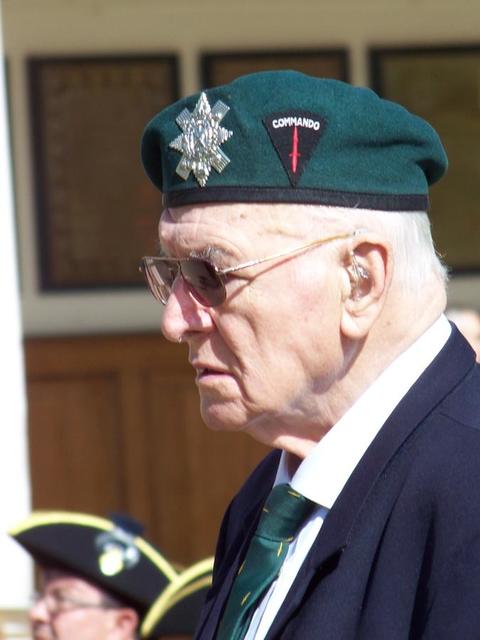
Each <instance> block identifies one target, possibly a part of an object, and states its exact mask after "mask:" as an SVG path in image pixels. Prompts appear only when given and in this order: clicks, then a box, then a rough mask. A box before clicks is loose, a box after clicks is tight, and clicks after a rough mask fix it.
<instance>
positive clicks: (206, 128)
mask: <svg viewBox="0 0 480 640" xmlns="http://www.w3.org/2000/svg"><path fill="white" fill-rule="evenodd" d="M228 111H230V107H227V105H226V104H224V103H223V102H222V101H221V100H218V101H217V102H216V103H215V105H214V107H213V109H212V108H211V107H210V105H209V103H208V99H207V96H206V94H205V93H204V92H202V93H201V95H200V98H199V99H198V102H197V104H196V106H195V109H194V110H193V113H190V111H189V110H188V109H184V110H183V111H182V113H181V114H180V115H179V116H178V117H177V119H176V120H175V122H176V123H177V124H178V126H179V127H180V129H181V130H182V131H183V133H181V134H180V135H179V136H177V137H176V138H175V140H172V142H170V145H169V146H170V147H171V148H172V149H175V150H176V151H179V152H180V153H181V154H182V158H181V160H180V162H179V163H178V165H177V168H176V172H177V173H178V175H179V176H180V177H181V178H183V179H184V180H187V178H188V176H189V175H190V172H191V171H193V175H194V176H195V178H196V179H197V180H198V183H199V184H200V186H201V187H204V186H205V185H206V184H207V180H208V177H209V175H210V171H211V168H212V167H213V168H214V169H215V170H216V171H218V173H221V172H222V171H223V170H224V169H225V167H226V166H227V164H228V163H229V162H230V158H228V156H226V155H225V153H223V151H222V150H221V149H220V145H222V144H223V143H224V142H226V141H227V140H228V139H229V138H231V137H232V136H233V131H229V130H228V129H225V128H224V127H221V126H220V122H221V120H222V119H223V118H224V117H225V115H226V114H227V113H228Z"/></svg>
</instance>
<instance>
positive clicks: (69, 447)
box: [25, 334, 267, 565]
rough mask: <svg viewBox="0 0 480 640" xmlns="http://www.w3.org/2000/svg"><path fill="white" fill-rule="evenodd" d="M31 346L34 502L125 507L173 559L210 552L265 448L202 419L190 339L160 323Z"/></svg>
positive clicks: (94, 509)
mask: <svg viewBox="0 0 480 640" xmlns="http://www.w3.org/2000/svg"><path fill="white" fill-rule="evenodd" d="M25 346H26V368H27V392H28V402H29V438H30V459H31V480H32V492H33V506H34V508H47V509H71V510H78V511H86V512H89V513H96V514H99V515H105V514H106V513H108V511H116V510H117V511H118V510H121V511H127V512H129V513H131V514H132V515H133V516H134V517H136V518H138V519H139V520H141V521H142V522H143V523H144V524H145V525H146V535H147V537H149V538H150V539H151V540H152V541H153V542H154V543H156V544H157V545H158V546H159V547H160V548H161V549H162V551H163V553H164V554H165V556H166V557H167V558H168V559H169V560H171V561H176V562H180V563H182V564H185V565H187V564H190V563H192V562H195V561H197V560H199V559H201V558H203V557H205V556H207V555H209V554H211V553H212V552H213V550H214V544H215V539H216V534H217V531H218V527H219V524H220V519H221V516H222V514H223V512H224V510H225V508H226V506H227V504H228V502H229V500H230V498H231V497H232V496H233V495H234V493H235V492H236V491H237V489H238V488H239V487H240V485H241V483H242V481H243V480H244V479H245V477H246V476H247V475H248V473H249V472H250V471H251V470H252V468H253V467H254V466H255V464H256V462H257V461H258V460H259V459H260V458H261V457H262V456H263V455H264V454H265V453H266V451H267V450H266V448H265V447H263V446H261V445H259V444H257V443H255V442H254V441H253V440H251V439H249V438H248V437H246V436H243V435H234V434H222V433H219V432H210V431H209V430H208V429H207V427H206V426H205V425H204V424H203V422H202V420H201V418H200V414H199V400H198V394H197V389H196V387H195V384H194V371H193V369H191V367H190V365H189V364H188V362H187V357H186V351H185V347H181V346H179V345H172V344H170V343H168V342H166V341H165V340H164V339H163V338H162V337H161V336H160V335H157V334H137V335H117V336H91V337H87V336H83V337H70V338H30V339H28V340H27V341H26V345H25Z"/></svg>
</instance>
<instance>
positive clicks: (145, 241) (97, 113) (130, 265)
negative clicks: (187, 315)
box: [28, 55, 179, 291]
mask: <svg viewBox="0 0 480 640" xmlns="http://www.w3.org/2000/svg"><path fill="white" fill-rule="evenodd" d="M177 67H178V64H177V59H176V57H175V56H173V55H163V56H128V57H122V56H120V57H119V56H115V57H113V56H109V57H102V58H91V57H81V58H79V57H76V58H38V57H35V58H30V59H29V60H28V73H29V83H30V99H31V114H32V158H33V162H34V176H35V195H36V197H35V204H36V213H37V216H36V220H37V238H38V256H39V280H40V288H41V290H43V291H52V290H73V289H95V288H118V287H134V286H143V283H142V280H141V277H140V275H139V274H138V262H139V257H140V256H141V255H144V254H145V253H151V252H152V251H155V250H156V247H155V236H156V234H155V226H156V220H157V218H158V215H159V212H160V208H161V194H159V192H158V191H157V190H156V189H155V188H154V187H153V186H152V185H151V184H150V183H149V181H148V179H147V178H146V176H145V174H144V172H143V169H142V166H141V162H140V139H141V135H142V131H143V128H144V127H145V125H146V123H147V122H148V121H149V120H150V119H151V118H152V117H153V116H154V115H155V114H156V113H157V112H158V111H160V110H161V109H162V108H163V107H165V106H166V105H167V104H169V103H171V102H172V101H174V100H176V99H177V98H178V97H179V89H178V68H177Z"/></svg>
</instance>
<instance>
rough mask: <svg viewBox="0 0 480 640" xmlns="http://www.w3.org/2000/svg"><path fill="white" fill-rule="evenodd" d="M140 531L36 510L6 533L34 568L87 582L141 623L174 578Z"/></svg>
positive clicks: (116, 520)
mask: <svg viewBox="0 0 480 640" xmlns="http://www.w3.org/2000/svg"><path fill="white" fill-rule="evenodd" d="M141 529H142V527H141V525H139V523H137V522H136V521H134V520H132V519H130V518H126V517H119V516H113V517H112V518H111V519H107V518H100V517H98V516H94V515H88V514H85V513H74V512H66V511H36V512H33V513H32V514H31V515H30V516H29V517H28V518H26V519H25V520H24V521H22V522H20V523H19V524H17V525H16V526H15V527H14V528H12V529H11V530H10V531H9V533H10V535H11V536H12V537H13V538H14V539H15V540H16V541H17V542H18V543H19V544H21V545H22V547H23V548H24V549H26V551H28V553H29V554H30V555H31V556H32V557H33V558H34V560H35V561H36V562H38V563H39V564H41V565H46V566H54V567H57V568H59V569H63V570H65V571H69V572H72V573H75V574H77V575H79V576H81V577H83V578H85V579H86V580H89V581H90V582H92V583H93V584H95V585H97V586H99V587H101V588H102V589H105V590H106V591H108V592H109V593H111V594H112V595H114V596H116V597H117V598H118V599H119V600H120V601H121V602H123V603H125V604H126V605H129V606H131V607H133V608H134V609H135V610H136V611H137V612H138V613H139V615H140V620H141V621H142V620H143V618H144V617H145V616H146V615H147V613H148V611H149V610H150V608H151V606H152V605H153V603H154V602H155V601H156V599H157V598H158V596H159V594H160V593H162V592H163V591H164V590H165V589H166V588H167V587H168V586H169V585H170V584H171V582H172V581H173V580H175V579H177V577H178V574H177V572H176V571H175V569H174V568H173V567H172V566H171V564H170V563H169V562H168V561H167V560H166V559H165V558H164V557H163V556H162V554H161V553H160V552H159V551H158V549H156V548H155V547H153V546H152V545H151V544H150V543H149V542H147V540H145V539H144V538H143V537H142V536H141V535H140V531H141ZM142 637H144V636H142Z"/></svg>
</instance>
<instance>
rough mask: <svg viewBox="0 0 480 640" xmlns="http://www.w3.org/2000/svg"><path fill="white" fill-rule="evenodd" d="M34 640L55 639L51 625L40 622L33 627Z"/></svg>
mask: <svg viewBox="0 0 480 640" xmlns="http://www.w3.org/2000/svg"><path fill="white" fill-rule="evenodd" d="M32 640H55V635H54V633H53V631H52V629H51V627H49V626H47V625H44V624H39V625H35V626H34V627H33V628H32Z"/></svg>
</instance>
